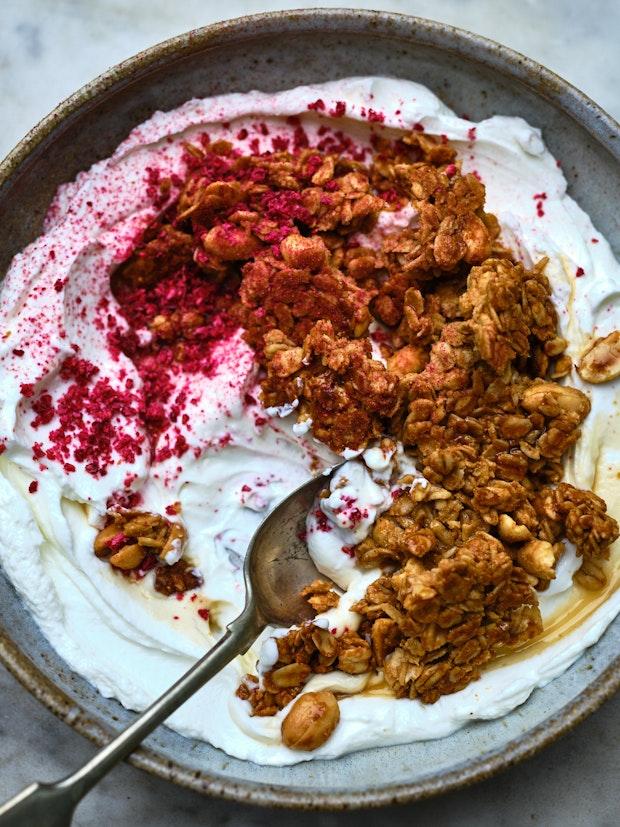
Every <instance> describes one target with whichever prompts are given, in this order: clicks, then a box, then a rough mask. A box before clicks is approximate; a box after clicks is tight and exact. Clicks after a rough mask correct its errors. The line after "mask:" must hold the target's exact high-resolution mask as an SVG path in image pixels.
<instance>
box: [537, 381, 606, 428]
mask: <svg viewBox="0 0 620 827" xmlns="http://www.w3.org/2000/svg"><path fill="white" fill-rule="evenodd" d="M521 404H522V405H523V407H524V408H525V410H526V411H530V412H532V413H533V412H535V411H540V412H541V413H543V414H545V416H558V414H559V413H560V412H561V411H567V412H570V413H576V414H577V415H578V416H579V418H580V419H584V417H585V416H586V415H587V414H588V413H590V407H591V406H590V400H589V399H588V397H587V396H586V395H585V393H582V392H581V391H580V390H577V388H570V387H565V386H564V385H556V384H554V383H553V382H534V383H533V384H532V385H530V387H529V388H526V390H525V391H524V393H523V396H522V398H521Z"/></svg>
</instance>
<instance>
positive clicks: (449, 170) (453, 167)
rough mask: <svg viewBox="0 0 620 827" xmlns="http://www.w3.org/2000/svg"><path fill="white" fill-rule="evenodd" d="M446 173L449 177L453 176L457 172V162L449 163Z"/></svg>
mask: <svg viewBox="0 0 620 827" xmlns="http://www.w3.org/2000/svg"><path fill="white" fill-rule="evenodd" d="M445 173H446V175H447V176H448V178H452V177H453V176H454V175H455V174H456V164H448V166H447V167H446V169H445Z"/></svg>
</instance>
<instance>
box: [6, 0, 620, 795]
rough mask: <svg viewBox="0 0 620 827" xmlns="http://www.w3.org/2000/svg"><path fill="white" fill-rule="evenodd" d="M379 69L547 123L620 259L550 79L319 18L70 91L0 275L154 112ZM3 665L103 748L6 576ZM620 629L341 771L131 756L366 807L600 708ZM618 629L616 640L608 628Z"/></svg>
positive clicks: (561, 95) (246, 790) (151, 743)
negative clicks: (524, 694) (75, 183)
mask: <svg viewBox="0 0 620 827" xmlns="http://www.w3.org/2000/svg"><path fill="white" fill-rule="evenodd" d="M362 74H376V75H390V76H394V77H402V78H407V79H411V80H416V81H418V82H420V83H423V84H426V85H427V86H428V87H430V88H431V89H432V90H433V91H434V92H436V93H437V94H438V95H439V96H440V97H441V98H442V99H443V100H444V101H445V102H446V103H447V104H448V105H449V106H451V107H452V108H453V109H454V110H456V112H458V113H460V114H463V113H466V114H467V115H468V116H469V117H471V118H472V119H474V120H479V119H481V118H484V117H487V116H490V115H493V114H498V113H501V114H504V115H521V116H523V117H524V118H526V119H527V120H528V121H530V123H532V124H534V125H536V126H539V127H541V128H542V130H543V135H544V138H545V141H546V142H547V144H548V146H549V148H550V149H551V151H552V152H553V153H554V154H555V155H556V157H557V158H559V159H560V160H561V162H562V167H563V169H564V172H565V174H566V177H567V179H568V181H569V184H570V188H571V193H572V195H573V197H574V198H576V200H577V201H578V202H579V203H580V204H581V206H582V207H583V208H584V209H585V210H586V211H587V212H589V213H590V215H591V217H592V219H593V221H594V224H595V225H596V226H597V227H598V229H599V230H600V231H601V232H603V233H604V234H605V235H606V236H607V237H608V239H609V240H610V241H611V242H612V243H614V242H615V244H616V253H617V254H620V233H619V232H618V228H619V226H618V224H619V221H620V217H619V215H618V213H617V211H616V210H615V209H610V206H609V205H612V204H615V203H617V202H618V201H620V165H619V164H618V153H619V152H620V150H618V149H614V145H615V143H618V130H617V127H615V126H614V124H613V122H612V121H610V120H609V119H608V118H607V117H606V116H605V115H604V113H602V112H601V111H600V110H598V109H597V107H596V106H595V105H594V104H592V103H591V102H589V101H588V100H587V99H586V98H585V97H583V96H581V95H580V94H579V93H577V92H576V91H575V90H572V89H571V88H570V87H568V86H567V85H566V84H564V83H563V82H562V81H560V80H559V79H557V78H555V77H554V76H553V75H551V74H550V73H547V72H546V71H545V70H543V69H541V68H540V67H537V66H536V65H535V64H532V63H531V62H529V61H527V60H526V59H525V58H522V57H521V56H519V55H516V54H515V53H512V52H510V51H509V50H506V49H503V48H502V47H498V46H497V45H496V44H493V43H490V42H489V41H484V40H482V39H481V38H477V37H475V36H473V35H469V34H467V33H465V32H459V31H457V30H454V29H451V28H449V27H446V26H443V25H440V24H435V23H430V22H428V21H421V20H418V19H415V18H410V17H404V16H398V15H388V14H382V13H365V12H354V11H349V12H347V11H335V12H330V11H327V10H319V11H315V12H306V13H296V12H292V13H283V14H273V15H259V16H257V17H253V18H243V19H241V20H239V21H233V22H231V23H225V24H220V25H216V26H213V27H209V28H207V29H202V30H198V31H196V32H191V33H189V34H188V35H184V36H182V37H179V38H175V39H174V40H172V41H168V42H167V43H165V44H161V45H160V46H156V47H154V48H153V49H151V50H149V51H148V52H146V53H143V54H141V55H138V56H137V57H136V58H132V59H131V60H130V61H127V62H126V63H125V64H121V65H120V66H119V67H116V68H115V69H113V70H111V71H110V72H109V73H107V75H105V76H103V77H102V78H100V79H98V80H97V81H94V82H93V83H92V84H90V85H89V86H88V87H85V88H84V89H83V90H81V91H80V92H78V93H76V95H75V96H73V98H72V99H70V100H69V101H68V102H66V103H65V104H63V105H61V106H60V107H59V108H58V109H57V110H56V111H55V112H54V113H53V114H52V115H51V116H50V117H49V118H48V119H46V121H44V122H43V123H42V124H41V125H39V127H37V128H35V130H33V132H32V133H31V134H30V135H29V136H28V137H27V139H25V141H24V142H22V144H21V145H20V146H19V147H18V148H17V149H16V151H15V152H14V153H12V155H11V156H9V158H8V159H7V160H6V161H5V163H4V164H3V165H2V166H1V167H0V226H1V227H2V228H3V232H2V235H1V237H0V272H4V270H5V269H6V267H7V265H8V263H9V261H10V259H11V258H12V256H13V255H14V254H15V253H17V252H18V251H19V250H21V249H22V248H23V247H24V246H25V245H26V244H28V243H29V242H30V241H31V240H33V239H34V238H35V237H36V236H37V234H38V233H39V232H40V230H41V222H42V219H43V216H44V214H45V210H46V208H47V206H48V204H49V202H50V200H51V198H52V196H53V194H54V192H55V190H56V188H57V186H58V184H60V183H61V182H64V181H68V180H71V179H72V178H74V177H75V175H76V174H77V173H78V172H79V171H80V170H83V169H87V168H88V167H89V166H90V165H91V164H92V163H94V162H95V161H97V160H99V159H102V158H105V157H107V156H109V155H110V154H111V152H112V151H113V150H114V148H115V147H116V146H117V145H118V143H119V142H120V141H121V140H122V139H123V138H124V137H125V136H126V135H127V133H128V132H129V131H130V129H131V128H132V127H133V126H135V125H137V124H139V123H141V122H142V121H144V120H145V119H146V118H147V117H149V115H151V114H152V112H154V111H155V110H157V109H164V110H166V109H171V108H173V107H175V106H178V105H179V104H181V103H182V102H184V101H185V100H187V99H188V98H190V97H204V96H208V95H213V94H218V93H225V92H232V91H239V92H242V91H247V90H250V89H256V88H257V89H261V90H272V91H275V90H279V89H284V88H289V87H292V86H295V85H298V84H303V83H308V82H319V81H326V80H332V79H336V78H339V77H344V76H351V75H362ZM0 603H1V605H2V607H3V608H2V620H1V625H2V627H3V628H0V658H2V659H3V660H4V662H5V663H7V665H8V666H9V668H11V669H12V671H14V673H15V674H17V675H18V677H20V679H21V680H22V681H23V682H24V683H25V684H26V685H27V686H28V688H30V689H31V690H32V691H33V692H35V694H37V695H38V696H39V697H40V698H41V699H42V700H43V701H44V702H45V703H47V704H48V705H49V706H50V707H51V708H53V709H54V711H55V712H57V713H58V714H60V715H62V716H63V717H64V718H66V719H67V721H68V722H69V723H71V724H72V725H73V726H76V727H77V728H78V729H80V731H82V732H84V734H87V735H89V737H92V738H94V739H96V740H99V741H102V740H105V738H106V737H107V734H109V733H110V732H113V731H116V730H118V729H119V728H121V727H122V726H124V725H125V724H126V723H127V722H128V721H129V720H130V719H131V717H132V716H131V714H130V713H128V712H126V710H124V709H123V708H122V707H121V706H120V705H119V704H118V703H117V702H116V701H114V700H109V699H105V698H103V697H102V696H100V695H99V694H98V693H97V692H95V691H94V690H93V689H92V687H90V686H89V685H88V684H87V683H86V682H85V681H83V680H82V679H81V678H80V677H79V676H77V675H75V674H74V673H72V672H71V671H70V670H69V669H68V668H67V667H66V665H65V664H64V663H63V662H62V661H61V660H60V659H59V658H58V656H57V655H56V654H55V653H54V652H53V650H51V648H50V647H49V646H48V644H47V643H46V641H45V639H44V638H43V636H42V635H41V633H40V632H39V630H38V629H37V627H36V626H35V624H34V623H33V621H32V620H31V618H30V617H29V615H28V613H27V612H26V610H25V609H24V606H23V604H22V603H21V601H20V600H19V598H18V597H17V595H16V594H15V592H14V590H13V588H12V587H11V586H10V585H9V584H8V582H7V581H6V579H5V578H4V576H3V575H2V573H1V572H0ZM618 629H620V625H619V624H618V623H616V624H615V625H614V626H613V627H612V628H610V629H609V630H608V632H607V633H606V635H605V636H604V637H603V639H602V640H601V641H600V642H599V644H597V645H596V646H595V647H593V648H592V649H591V650H590V651H589V652H587V653H586V655H585V656H584V657H582V658H581V659H580V661H578V663H577V664H575V666H573V667H572V668H571V669H570V670H569V671H568V672H567V673H565V674H564V675H563V676H561V677H560V678H558V679H556V680H555V681H554V682H553V684H552V685H549V686H547V687H545V688H544V689H542V690H538V691H536V692H535V693H534V695H533V697H532V698H531V699H530V701H529V702H528V703H527V704H525V705H524V706H522V707H520V708H518V709H516V710H515V711H514V712H512V713H510V714H509V715H507V716H505V717H504V718H502V719H501V720H498V721H489V722H481V723H476V724H473V725H471V726H469V727H467V728H466V729H464V730H462V731H460V732H459V733H456V734H455V735H453V736H451V737H450V738H447V739H444V740H439V741H431V742H425V743H417V744H413V745H407V746H400V747H390V748H383V749H378V750H372V751H366V752H361V753H357V754H355V755H351V756H346V757H344V758H341V759H339V760H338V761H334V762H313V763H311V764H301V765H297V766H294V767H287V768H285V769H278V768H273V767H258V766H256V765H253V764H251V763H247V762H243V761H239V760H236V759H232V758H230V757H228V756H226V755H225V754H224V753H222V752H219V751H218V750H215V749H213V748H212V747H210V746H209V745H207V744H204V743H202V742H199V741H192V740H189V739H185V738H182V737H181V736H179V735H177V734H175V733H173V732H172V731H170V730H168V729H165V728H162V729H160V730H159V731H158V732H157V733H155V735H153V736H152V737H151V738H150V739H149V740H148V742H147V744H148V747H149V750H150V751H142V752H139V753H137V754H136V755H135V756H134V758H133V760H134V761H135V763H137V764H138V765H140V766H143V767H145V768H147V769H150V770H151V771H153V772H156V773H158V774H160V775H163V776H164V777H167V778H169V779H171V780H174V781H177V782H178V783H182V784H185V785H188V786H192V787H194V788H196V789H199V790H204V791H208V792H213V793H217V794H221V795H226V796H228V797H232V798H237V799H243V800H248V799H250V800H253V801H255V802H257V803H268V804H285V805H286V804H288V805H296V806H349V807H350V806H362V805H367V804H381V803H387V802H389V801H394V800H404V799H409V798H413V797H420V796H422V795H428V794H432V793H433V792H437V791H439V790H445V789H448V788H451V787H453V786H456V785H458V784H459V783H464V782H466V781H469V780H472V779H474V778H480V777H483V776H484V775H486V774H488V773H489V772H491V771H494V770H496V769H498V768H499V767H501V766H507V765H508V764H509V763H510V762H511V761H513V760H516V759H517V758H519V757H523V756H524V755H527V754H528V753H529V752H530V751H533V750H534V749H536V748H537V747H539V746H541V745H542V744H544V743H545V742H546V741H547V740H549V738H550V737H551V736H552V735H554V734H558V733H559V732H561V731H562V730H563V729H564V728H566V727H567V726H569V725H570V724H571V723H574V722H576V720H578V719H579V718H580V717H582V716H583V715H584V714H587V712H588V711H591V710H592V709H593V708H595V706H596V705H597V704H598V703H600V701H601V700H602V699H603V698H604V697H605V695H606V694H609V693H611V691H613V689H614V687H615V686H616V685H617V683H618V679H619V678H618V670H617V669H616V670H615V671H614V669H613V668H611V669H610V664H613V662H614V658H615V657H616V653H617V634H618ZM614 630H615V631H614Z"/></svg>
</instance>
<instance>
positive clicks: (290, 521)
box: [0, 469, 335, 827]
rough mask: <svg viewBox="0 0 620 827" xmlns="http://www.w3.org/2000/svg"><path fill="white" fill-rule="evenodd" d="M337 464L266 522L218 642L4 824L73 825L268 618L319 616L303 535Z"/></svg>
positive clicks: (21, 801)
mask: <svg viewBox="0 0 620 827" xmlns="http://www.w3.org/2000/svg"><path fill="white" fill-rule="evenodd" d="M334 470H335V469H332V471H331V473H330V475H329V476H326V475H325V474H322V475H319V476H318V477H315V478H314V479H312V480H310V481H309V482H307V483H304V485H302V486H300V487H299V488H297V489H296V490H295V491H293V493H292V494H290V495H289V496H288V497H287V498H286V499H285V500H283V501H282V502H281V503H280V504H279V505H278V506H277V507H276V508H275V509H274V510H273V511H272V512H271V514H270V515H269V516H268V517H267V519H266V520H265V521H264V522H263V523H262V524H261V525H260V526H259V528H258V530H257V531H256V533H255V534H254V537H253V538H252V541H251V542H250V546H249V548H248V552H247V555H246V558H245V563H244V567H243V573H244V578H245V587H246V599H245V608H244V609H243V612H242V613H241V614H240V615H239V617H237V618H236V619H235V620H233V621H232V623H230V624H229V625H228V626H227V627H226V634H225V635H224V636H223V637H222V639H221V640H220V641H219V642H218V643H217V644H216V645H215V646H214V647H213V649H211V650H210V651H209V652H208V653H207V654H206V655H205V656H204V657H203V658H201V659H200V660H199V661H198V662H197V663H196V664H195V665H194V666H192V668H191V669H190V670H189V671H188V672H186V673H185V675H183V677H182V678H180V679H179V680H178V681H177V682H176V683H175V684H174V686H171V687H170V689H168V690H167V691H166V692H164V694H163V695H162V696H161V697H160V698H159V699H158V700H157V701H155V703H154V704H152V706H150V707H149V708H148V709H147V710H146V711H145V712H143V713H142V714H141V715H139V716H138V717H137V718H136V720H135V721H134V722H133V723H132V724H131V725H130V726H128V727H127V729H125V730H124V732H121V734H120V735H118V736H117V737H116V738H115V739H114V740H113V741H111V742H110V743H109V744H108V745H107V746H106V747H104V748H103V749H101V750H100V751H99V752H98V753H97V754H96V755H95V756H94V757H93V758H91V760H90V761H88V762H87V763H86V764H85V765H84V766H83V767H81V768H80V769H79V770H76V771H75V772H74V773H72V774H71V775H69V776H67V777H66V778H63V779H62V780H61V781H57V782H56V783H55V784H31V785H30V786H29V787H26V788H25V789H24V790H22V792H21V793H18V794H17V795H16V796H15V797H14V798H12V799H11V800H10V801H8V802H7V803H6V804H4V806H2V807H0V827H34V825H36V827H66V825H69V824H70V823H71V818H72V816H73V811H74V809H75V807H76V806H77V804H78V803H79V802H80V801H81V799H82V798H83V797H84V796H85V795H86V793H87V792H89V790H91V789H92V787H94V786H95V784H96V783H97V782H98V781H100V780H101V779H102V778H103V777H104V775H106V774H107V773H108V772H109V771H110V770H111V769H112V767H114V766H115V765H116V764H117V763H118V762H119V761H121V760H122V759H123V758H126V757H127V756H128V755H129V754H130V753H132V752H133V751H134V749H136V747H137V746H138V745H139V744H140V743H141V742H142V741H143V739H144V738H146V736H147V735H149V733H151V732H152V731H153V730H154V729H155V727H157V726H159V724H161V723H162V722H163V721H165V720H166V718H168V716H169V715H171V714H172V713H173V712H174V711H175V710H176V709H178V708H179V707H180V706H181V705H182V704H183V703H185V701H186V700H187V699H188V698H189V697H190V696H191V695H193V694H194V692H196V691H197V690H198V689H200V687H201V686H203V685H204V684H205V683H206V682H207V681H208V680H209V679H210V678H212V677H213V676H214V675H215V674H216V673H217V672H219V671H220V669H222V668H223V667H224V666H226V664H227V663H229V662H230V661H231V660H232V659H233V658H234V657H236V656H237V655H242V654H243V653H244V652H247V650H248V649H249V648H250V646H251V645H252V644H253V643H254V641H255V640H256V638H257V637H258V636H259V635H260V633H261V632H262V631H263V629H264V628H265V627H266V626H268V625H272V626H281V627H288V626H293V625H294V624H297V623H301V622H302V621H304V620H308V619H309V618H310V617H311V616H312V614H313V613H312V610H311V609H310V607H309V606H308V604H307V603H306V602H305V601H304V600H303V599H302V598H301V597H300V595H299V592H300V590H301V589H302V588H303V587H304V586H306V585H308V583H310V582H311V581H312V580H313V579H314V578H316V577H317V575H318V572H317V570H316V568H315V566H314V563H313V562H312V560H311V559H310V556H309V554H308V549H307V547H306V544H305V541H304V540H303V539H302V538H303V537H304V535H305V521H306V516H307V514H308V511H309V510H310V507H311V505H312V503H313V501H314V498H315V497H316V496H317V494H318V493H319V491H320V490H321V489H322V488H325V487H326V486H327V485H328V484H329V479H330V476H331V474H332V473H333V471H334Z"/></svg>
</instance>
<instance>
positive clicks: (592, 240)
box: [13, 238, 598, 352]
mask: <svg viewBox="0 0 620 827" xmlns="http://www.w3.org/2000/svg"><path fill="white" fill-rule="evenodd" d="M590 241H591V242H592V244H598V238H591V239H590ZM13 352H15V351H13Z"/></svg>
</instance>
